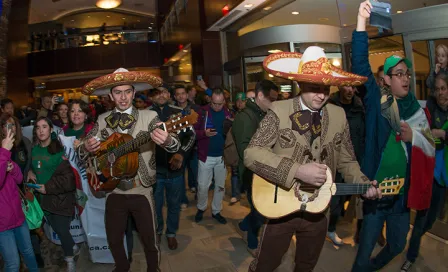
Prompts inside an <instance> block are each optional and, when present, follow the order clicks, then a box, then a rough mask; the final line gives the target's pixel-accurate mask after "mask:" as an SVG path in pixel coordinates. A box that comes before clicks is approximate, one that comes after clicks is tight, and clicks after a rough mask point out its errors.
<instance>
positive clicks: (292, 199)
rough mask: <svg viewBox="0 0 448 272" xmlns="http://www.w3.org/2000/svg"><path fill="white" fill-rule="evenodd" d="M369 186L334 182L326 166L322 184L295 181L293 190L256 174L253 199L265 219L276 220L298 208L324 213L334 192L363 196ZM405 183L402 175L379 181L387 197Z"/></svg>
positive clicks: (397, 191) (382, 191)
mask: <svg viewBox="0 0 448 272" xmlns="http://www.w3.org/2000/svg"><path fill="white" fill-rule="evenodd" d="M370 186H371V185H370V184H347V183H333V178H332V175H331V171H330V169H329V168H327V180H326V182H325V183H324V184H322V186H321V187H316V186H312V185H308V184H306V183H303V184H300V183H298V182H296V183H295V185H293V187H292V188H291V189H290V190H284V189H282V188H281V187H279V186H278V185H276V184H274V183H271V182H269V181H267V180H265V179H263V178H262V177H260V176H257V175H254V177H253V183H252V199H253V202H254V206H255V208H256V209H257V210H258V212H260V213H261V214H262V215H263V216H265V217H266V218H270V219H276V218H281V217H284V216H287V215H289V214H292V213H295V212H298V211H304V212H309V213H321V212H323V211H324V210H325V209H326V208H327V207H328V205H329V204H330V199H331V197H332V196H333V195H362V194H365V193H366V192H367V190H368V189H369V188H370ZM403 186H404V179H403V178H391V179H388V180H385V181H383V182H382V183H380V184H379V186H378V187H379V188H380V189H381V193H382V195H383V196H388V195H397V194H398V193H399V191H400V189H401V188H402V187H403Z"/></svg>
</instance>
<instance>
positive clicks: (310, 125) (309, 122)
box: [289, 110, 322, 140]
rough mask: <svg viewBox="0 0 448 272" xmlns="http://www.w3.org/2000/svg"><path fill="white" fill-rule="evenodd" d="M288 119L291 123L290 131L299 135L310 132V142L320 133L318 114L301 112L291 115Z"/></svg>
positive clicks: (319, 116) (319, 117)
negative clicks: (292, 130)
mask: <svg viewBox="0 0 448 272" xmlns="http://www.w3.org/2000/svg"><path fill="white" fill-rule="evenodd" d="M289 118H290V119H291V121H292V129H294V130H295V131H297V132H299V133H300V135H303V134H305V133H306V132H307V131H308V130H310V131H311V138H312V140H314V139H316V138H317V137H319V136H320V133H321V131H322V127H321V123H320V121H321V119H322V117H321V115H320V113H319V112H312V111H309V110H301V111H297V112H295V113H293V114H291V115H290V116H289Z"/></svg>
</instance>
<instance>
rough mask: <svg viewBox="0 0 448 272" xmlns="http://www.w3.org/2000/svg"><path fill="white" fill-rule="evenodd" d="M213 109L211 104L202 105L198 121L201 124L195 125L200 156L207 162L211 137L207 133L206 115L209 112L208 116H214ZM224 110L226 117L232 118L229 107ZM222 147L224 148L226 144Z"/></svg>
mask: <svg viewBox="0 0 448 272" xmlns="http://www.w3.org/2000/svg"><path fill="white" fill-rule="evenodd" d="M211 111H212V109H211V108H210V105H206V106H204V107H202V114H201V115H200V120H199V121H198V124H199V125H198V126H195V129H196V137H197V139H198V158H199V160H201V161H202V162H205V161H206V160H207V154H208V146H209V144H210V138H209V137H207V135H205V125H206V124H205V121H206V118H205V115H206V114H207V113H208V118H212V117H211V116H212V113H211ZM223 111H224V115H225V118H226V119H232V114H231V113H230V111H229V110H228V109H227V107H223ZM223 126H224V124H223ZM222 148H224V146H223V147H222Z"/></svg>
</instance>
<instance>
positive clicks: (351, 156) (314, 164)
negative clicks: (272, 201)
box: [0, 1, 448, 272]
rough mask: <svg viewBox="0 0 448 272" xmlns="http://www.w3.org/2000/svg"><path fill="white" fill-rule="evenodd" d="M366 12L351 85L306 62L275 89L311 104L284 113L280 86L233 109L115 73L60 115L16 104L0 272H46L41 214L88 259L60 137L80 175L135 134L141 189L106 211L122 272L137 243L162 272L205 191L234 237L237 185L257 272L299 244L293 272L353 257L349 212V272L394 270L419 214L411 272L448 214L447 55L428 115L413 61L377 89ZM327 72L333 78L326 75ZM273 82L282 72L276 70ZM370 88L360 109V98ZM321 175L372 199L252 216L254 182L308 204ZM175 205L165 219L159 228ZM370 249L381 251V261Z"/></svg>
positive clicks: (193, 91) (135, 181) (6, 151)
mask: <svg viewBox="0 0 448 272" xmlns="http://www.w3.org/2000/svg"><path fill="white" fill-rule="evenodd" d="M371 8H372V6H371V3H370V2H369V1H365V2H363V3H361V5H360V8H359V13H358V20H357V28H356V30H355V31H354V32H353V43H352V72H353V73H354V74H350V73H346V72H344V74H340V73H341V72H340V70H337V69H335V70H334V71H333V72H332V73H330V74H325V73H323V72H322V71H324V70H325V69H323V68H322V69H321V70H319V69H320V68H319V67H318V64H319V65H323V64H322V63H320V61H322V59H324V61H325V60H326V58H325V55H324V53H323V51H322V49H321V48H318V47H310V48H308V49H307V50H306V51H305V52H304V54H303V55H304V56H305V55H307V57H306V58H305V57H303V59H307V60H308V61H310V62H313V63H312V65H309V66H307V63H304V64H303V67H302V66H301V67H302V69H301V72H299V73H294V74H293V73H290V71H286V70H285V71H277V72H278V73H275V74H277V75H279V76H280V77H284V78H287V79H291V77H292V78H293V80H294V81H296V82H298V84H299V86H300V89H301V92H300V94H299V95H297V96H295V97H291V98H289V99H282V100H281V101H277V100H278V99H279V88H278V86H277V85H276V84H275V83H274V82H272V81H269V80H262V81H260V82H258V83H257V84H256V86H255V89H253V90H249V91H247V92H245V93H244V92H241V93H237V94H236V95H235V96H234V99H230V96H231V94H230V92H228V91H226V90H224V89H222V88H213V89H211V88H208V86H207V85H206V82H205V81H203V80H200V81H198V82H197V85H196V86H188V87H186V86H184V85H175V86H172V87H170V86H167V85H165V84H162V83H161V81H160V79H159V78H157V77H155V76H152V75H150V74H147V73H145V72H129V71H127V70H125V69H119V70H117V71H115V72H114V75H115V77H113V76H112V77H105V78H106V79H105V78H104V77H102V78H99V79H95V80H93V81H92V82H90V83H88V84H87V85H86V86H85V87H84V90H83V91H84V93H85V94H92V95H95V94H97V93H101V94H102V95H101V96H100V98H99V100H94V101H92V102H90V103H87V102H85V101H83V100H78V99H76V100H71V101H69V103H68V104H66V103H63V102H59V100H58V98H57V97H56V96H52V95H45V96H43V97H41V106H40V108H39V109H33V108H32V107H25V106H24V107H21V108H20V109H15V107H14V101H12V100H10V99H8V98H5V99H3V100H1V103H0V107H1V115H0V126H1V148H0V208H1V210H2V212H1V213H0V254H1V256H2V258H3V260H4V271H8V272H9V271H14V272H15V271H18V270H19V267H20V265H21V259H20V256H22V257H23V263H24V264H25V265H26V266H27V268H28V270H29V271H39V268H42V267H44V265H45V264H44V261H43V259H42V256H41V253H40V252H41V250H40V241H41V240H42V235H40V234H39V229H40V227H36V228H34V227H33V228H32V227H31V226H30V225H29V223H28V218H26V216H25V214H24V211H23V209H22V206H23V205H24V203H26V202H27V201H31V202H32V201H33V199H34V201H37V202H38V203H39V205H40V207H41V208H42V210H43V213H44V219H43V221H44V222H46V224H49V225H50V226H51V227H52V229H53V230H54V231H55V233H56V234H57V235H58V237H59V238H60V241H61V247H62V249H63V252H64V257H65V261H66V263H67V271H76V264H75V263H76V262H75V257H76V256H77V255H78V254H79V252H80V248H79V246H78V245H76V244H75V242H74V240H73V238H72V235H71V233H70V223H71V221H72V219H73V216H74V214H75V207H76V195H75V193H76V178H75V174H76V173H75V172H74V169H73V168H72V167H71V165H70V163H69V162H68V160H67V158H66V157H65V154H64V147H63V146H62V144H61V142H60V141H59V140H58V135H57V134H56V128H61V131H62V132H60V133H63V134H64V135H65V136H72V137H75V138H76V139H77V140H78V141H77V146H76V149H77V152H78V155H79V157H80V158H81V159H85V158H86V157H94V156H95V152H97V151H98V150H100V149H101V148H102V146H101V145H102V142H104V141H106V140H107V139H108V138H109V137H110V136H111V135H113V134H114V133H116V132H118V133H121V134H128V135H131V136H133V137H134V138H135V137H137V136H139V135H140V133H141V132H148V133H150V135H151V139H152V142H149V143H145V144H143V145H142V146H140V147H139V149H138V151H139V155H138V156H139V159H138V160H139V166H138V171H137V173H136V174H135V176H133V177H116V178H118V179H119V183H118V185H117V187H116V188H115V189H114V190H113V191H111V192H108V195H107V199H106V206H105V215H104V217H105V232H106V234H107V241H108V244H109V246H110V251H111V253H112V256H113V258H114V260H115V270H114V271H120V272H121V271H129V269H130V263H131V262H132V252H133V242H132V241H133V239H132V236H133V231H137V232H138V234H139V235H140V237H141V242H142V244H143V248H144V252H145V256H146V261H147V267H148V268H147V269H148V271H159V264H160V249H159V245H160V243H161V239H162V236H163V235H165V237H166V239H167V243H168V247H169V249H170V250H176V249H177V248H178V241H177V239H176V233H177V232H178V229H179V218H180V213H181V211H182V210H183V209H185V208H186V207H187V206H188V205H190V203H189V199H188V197H187V192H188V190H189V191H190V192H191V193H193V194H194V195H195V200H196V215H195V216H194V221H195V222H196V223H200V222H201V221H202V220H203V218H204V216H206V211H207V209H208V204H209V200H208V197H209V190H213V199H212V201H211V217H212V218H214V219H215V220H216V223H219V224H226V223H227V219H226V215H225V214H223V208H222V207H223V199H224V195H225V187H226V186H225V183H226V177H227V173H228V171H230V173H231V181H230V185H231V199H230V203H231V204H234V203H236V202H238V201H239V200H240V199H241V197H242V195H243V194H244V195H245V196H246V198H247V199H248V201H249V204H250V211H249V213H248V214H247V216H245V217H244V218H241V219H242V220H241V221H240V222H239V224H238V226H237V228H238V231H239V232H241V233H245V232H247V248H248V251H249V252H250V253H251V254H252V255H253V256H254V261H253V262H252V264H251V266H250V271H274V270H275V269H276V268H277V267H278V266H279V265H280V263H281V260H282V256H283V255H284V254H285V252H286V251H287V250H288V247H289V244H290V241H291V238H292V236H293V235H295V236H296V251H297V253H296V254H295V271H312V270H313V269H314V267H315V265H316V263H317V260H318V258H319V255H320V252H321V250H322V247H323V244H324V241H325V238H327V239H329V240H330V241H331V242H332V243H334V244H335V245H337V246H341V245H342V244H343V242H342V239H341V238H340V237H339V236H338V235H337V232H336V230H337V222H338V218H339V217H340V216H341V215H342V214H343V213H347V212H348V210H347V211H346V210H345V209H344V203H345V202H346V201H347V200H349V201H350V204H349V210H350V209H352V210H353V215H354V217H355V218H356V219H357V228H356V233H355V234H354V240H355V242H356V243H357V244H358V245H359V246H358V251H357V255H356V259H355V261H354V264H353V267H352V271H378V270H380V269H382V268H383V267H384V266H386V265H387V264H388V263H389V262H390V261H391V260H392V259H393V258H395V257H396V256H397V255H398V254H400V253H401V252H402V251H403V250H404V248H405V245H406V242H407V234H408V232H409V224H410V209H415V210H417V215H416V219H415V223H414V228H413V230H412V235H411V239H410V246H409V249H408V252H407V255H406V261H405V262H404V264H403V266H402V268H401V270H402V271H404V272H405V271H408V270H409V269H410V268H411V267H412V265H413V264H414V263H415V262H416V258H417V256H418V252H419V248H420V241H421V238H422V236H423V235H424V234H425V233H426V232H427V231H428V230H429V229H430V228H431V227H432V225H433V224H434V222H435V220H436V218H437V214H438V212H439V211H440V210H441V209H442V207H443V205H444V196H445V192H446V186H447V184H448V176H447V172H446V170H447V165H446V163H447V162H446V161H445V148H446V145H447V143H448V142H447V140H446V139H448V137H447V135H446V131H447V130H448V125H447V124H448V123H447V121H448V120H447V116H448V75H447V61H448V58H447V48H446V46H439V47H437V49H436V53H437V59H436V62H437V64H436V66H435V67H434V69H432V70H431V74H430V76H429V77H428V80H427V85H428V88H430V89H431V96H430V98H429V99H428V101H427V104H426V107H425V108H424V109H423V108H422V107H421V106H420V104H419V102H418V101H417V99H416V97H415V95H414V94H413V92H412V91H410V79H411V70H412V63H411V62H410V61H409V60H407V59H405V58H401V57H398V56H395V55H393V56H390V57H388V58H387V59H386V61H385V63H384V66H382V67H380V69H379V70H378V71H377V76H376V77H375V75H374V73H373V72H372V70H371V66H370V64H369V59H368V56H369V54H368V36H367V33H366V19H368V18H369V16H370V12H371ZM284 55H285V54H284ZM282 57H284V56H279V57H278V58H277V59H281V58H282ZM318 60H319V62H318ZM273 61H275V59H274V58H273ZM327 61H328V60H327ZM268 63H269V62H268ZM272 67H275V69H278V67H280V66H278V65H277V66H275V65H273V66H272ZM325 67H327V68H328V69H330V70H331V69H332V66H331V64H329V63H328V65H327V66H325ZM265 69H267V70H269V71H272V70H270V69H274V68H271V67H270V66H269V65H268V66H266V67H265ZM316 69H317V70H316ZM316 75H317V76H316ZM108 78H109V79H108ZM112 79H114V80H112ZM131 79H132V80H131ZM108 80H109V81H108ZM362 84H363V86H364V88H363V89H364V91H363V92H364V93H360V92H359V91H358V90H357V86H360V85H362ZM330 86H338V88H339V90H338V92H336V93H333V94H331V95H330ZM104 93H107V95H104ZM289 95H290V94H287V95H285V97H286V98H288V96H289ZM361 97H362V98H361ZM231 100H233V101H234V103H232V102H231ZM193 112H196V113H197V114H198V121H197V122H196V123H195V124H194V126H193V127H192V128H191V129H189V130H185V131H182V132H180V133H170V132H168V131H167V130H164V129H162V128H161V127H160V123H161V122H167V121H168V120H169V119H170V118H171V117H172V116H173V115H179V114H180V115H184V116H187V115H191V114H193ZM30 126H31V127H32V138H31V139H28V138H26V137H24V136H23V134H22V129H23V128H24V127H30ZM229 137H230V138H229ZM228 142H230V143H232V142H233V145H234V148H235V149H236V154H235V156H236V159H237V162H236V163H235V164H233V165H228V164H227V161H228V158H226V157H225V156H226V155H225V152H226V148H229V145H228V144H227V143H228ZM418 149H420V151H418ZM421 150H424V151H421ZM425 152H426V153H425ZM367 154H368V155H367ZM423 155H426V157H425V156H423ZM112 163H113V162H112ZM226 164H227V165H226ZM417 164H418V167H417V166H416V165H417ZM327 170H331V173H333V174H332V178H333V180H334V181H335V183H337V184H341V183H364V184H367V185H368V184H370V187H368V189H367V190H366V191H365V192H363V194H362V195H358V196H351V197H349V199H347V198H346V197H342V196H333V197H332V198H331V201H330V204H329V209H327V212H324V213H316V214H311V213H307V212H304V211H297V212H295V213H293V214H289V215H287V216H285V217H282V218H279V219H272V218H266V217H265V216H264V215H263V214H262V213H260V211H258V210H257V209H256V207H255V206H254V204H253V203H254V201H253V199H254V195H253V193H252V188H253V187H252V185H253V184H252V180H253V175H254V174H257V175H258V176H261V177H262V178H264V179H266V180H269V181H270V182H272V183H274V184H276V185H277V186H279V187H280V188H282V189H288V190H295V192H296V196H297V197H298V198H299V200H300V199H301V198H300V197H301V196H300V191H299V190H300V186H304V185H306V186H310V185H311V186H315V188H318V187H320V186H322V185H323V184H324V183H325V182H326V180H327ZM111 171H112V170H111ZM390 177H398V178H402V179H403V180H405V182H404V186H403V187H402V188H401V189H400V191H399V192H397V194H395V195H393V196H384V197H382V192H381V190H380V189H379V188H378V184H381V183H382V182H384V181H387V180H388V178H390ZM25 183H27V184H29V183H32V184H35V186H34V187H32V186H25ZM30 187H31V188H33V189H30ZM425 188H430V190H428V189H426V190H425ZM165 203H166V207H167V213H166V218H165V217H164V213H163V212H162V210H163V207H164V206H165ZM292 205H294V204H292ZM305 207H306V205H305ZM350 207H351V208H350ZM262 228H263V230H261V229H262ZM383 228H385V229H386V231H385V233H386V235H384V231H383ZM125 235H126V237H127V245H126V246H127V252H128V254H127V255H126V250H125V248H124V243H123V242H124V236H125ZM376 243H378V244H379V245H380V246H382V247H383V248H382V250H381V251H380V252H379V253H378V254H377V255H376V256H374V257H372V252H373V249H374V247H375V244H376Z"/></svg>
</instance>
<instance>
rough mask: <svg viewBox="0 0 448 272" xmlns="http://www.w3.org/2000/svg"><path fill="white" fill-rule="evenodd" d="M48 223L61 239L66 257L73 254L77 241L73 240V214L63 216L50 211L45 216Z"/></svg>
mask: <svg viewBox="0 0 448 272" xmlns="http://www.w3.org/2000/svg"><path fill="white" fill-rule="evenodd" d="M45 218H46V219H47V222H48V224H50V226H51V227H52V228H53V230H54V232H56V234H57V235H58V237H59V240H61V246H62V250H63V251H64V255H65V256H66V257H70V256H73V246H74V245H75V241H73V237H72V234H71V233H70V224H71V222H72V219H73V217H72V216H63V215H58V214H54V213H50V214H48V215H46V216H45Z"/></svg>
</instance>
